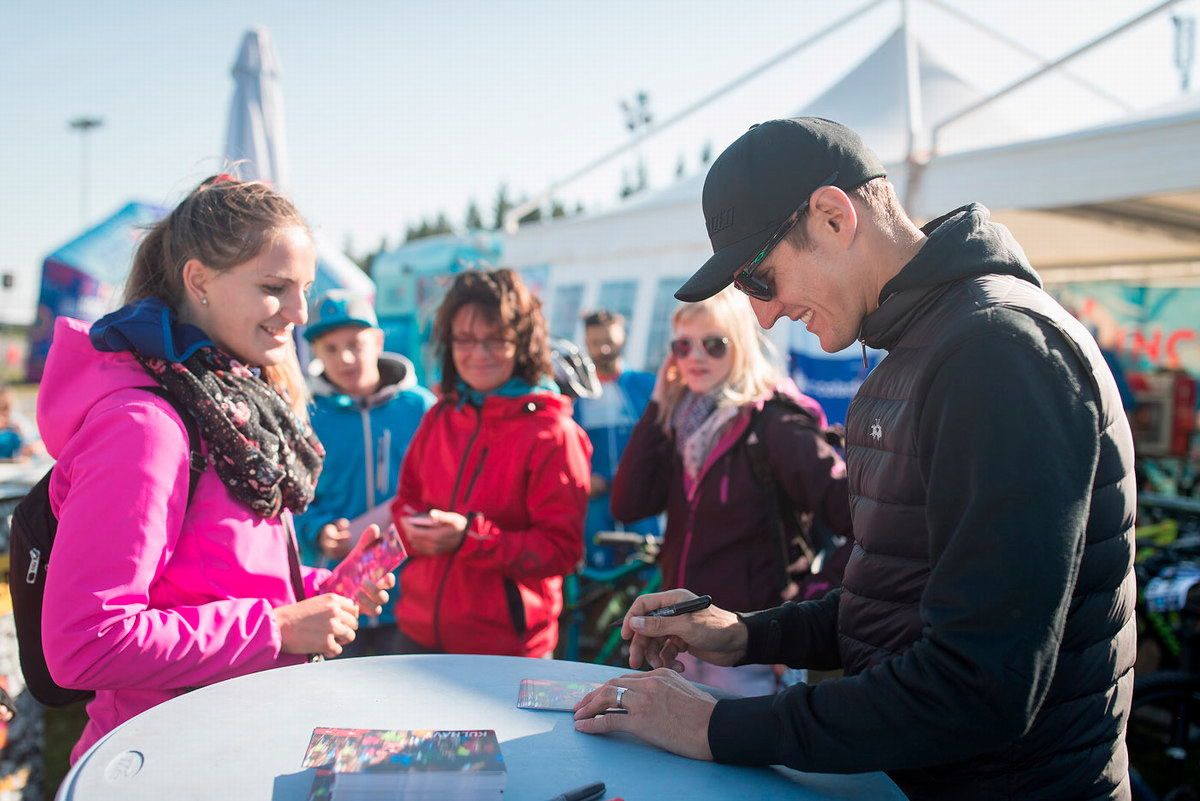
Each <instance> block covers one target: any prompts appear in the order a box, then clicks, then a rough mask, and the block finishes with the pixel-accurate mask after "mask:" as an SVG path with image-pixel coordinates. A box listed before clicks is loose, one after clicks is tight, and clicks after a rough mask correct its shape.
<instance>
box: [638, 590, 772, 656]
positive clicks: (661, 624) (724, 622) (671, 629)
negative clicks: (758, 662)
mask: <svg viewBox="0 0 1200 801" xmlns="http://www.w3.org/2000/svg"><path fill="white" fill-rule="evenodd" d="M695 597H696V594H695V593H693V592H689V591H688V590H667V591H666V592H656V593H652V594H650V595H642V596H639V597H638V598H637V599H636V600H635V601H634V602H633V606H631V607H630V608H629V611H628V612H627V613H626V614H625V620H624V621H623V623H622V625H621V636H622V637H623V638H624V639H629V638H630V637H632V638H633V642H631V643H630V644H629V666H630V667H631V668H635V669H636V668H640V667H641V666H642V665H643V664H649V665H650V666H651V667H655V668H660V667H667V668H671V669H672V670H680V671H681V670H683V664H682V663H681V662H679V661H678V660H677V659H676V658H675V657H676V656H677V655H678V654H679V653H680V652H682V651H687V652H688V653H690V654H691V655H692V656H695V657H697V658H699V659H703V660H704V661H705V662H709V663H711V664H714V665H734V664H737V662H738V661H739V660H741V658H742V657H743V656H745V655H746V645H747V643H748V641H749V632H747V630H746V626H745V625H744V624H743V623H742V622H741V621H740V620H738V617H737V615H735V614H734V613H732V612H726V611H725V610H724V609H721V608H719V607H716V606H710V607H708V608H707V609H701V610H700V611H698V612H688V613H687V614H683V615H675V616H674V617H646V616H645V615H646V613H647V612H650V611H653V610H655V609H661V608H662V607H664V606H670V605H671V604H677V603H680V602H682V601H687V600H690V599H692V598H695Z"/></svg>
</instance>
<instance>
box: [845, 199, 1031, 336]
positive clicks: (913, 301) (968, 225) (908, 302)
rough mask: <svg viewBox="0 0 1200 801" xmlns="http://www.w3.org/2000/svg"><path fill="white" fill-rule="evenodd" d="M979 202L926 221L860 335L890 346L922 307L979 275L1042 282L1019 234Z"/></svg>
mask: <svg viewBox="0 0 1200 801" xmlns="http://www.w3.org/2000/svg"><path fill="white" fill-rule="evenodd" d="M989 216H990V215H989V213H988V210H987V209H986V208H984V207H983V206H982V205H980V204H978V203H972V204H970V205H967V206H962V207H961V208H957V209H955V210H954V211H952V212H950V213H949V214H945V215H943V216H941V217H938V218H937V219H935V220H932V221H930V222H929V223H927V224H926V225H924V226H923V227H922V228H921V230H922V232H923V233H925V235H926V236H927V237H928V238H927V239H926V241H925V244H924V245H923V246H922V247H921V249H920V250H919V251H917V254H916V255H915V256H913V258H912V260H911V261H909V262H908V264H906V265H904V267H903V269H901V270H900V272H899V273H897V274H896V275H895V276H894V277H893V278H892V279H891V280H890V281H888V282H887V283H886V284H884V286H883V290H882V291H881V292H880V293H879V308H878V309H876V310H875V311H873V312H871V314H869V315H867V317H866V319H865V320H864V321H863V327H862V334H861V337H860V338H861V339H862V341H863V342H864V343H865V344H866V345H868V346H870V347H872V348H884V349H887V348H888V347H890V346H891V345H892V344H893V343H895V342H896V341H897V340H898V339H899V338H900V336H901V335H902V334H903V333H904V331H905V329H907V327H908V323H909V322H910V321H911V320H912V319H913V318H914V316H917V315H918V314H919V313H920V312H921V311H922V310H924V309H925V308H926V307H928V306H929V305H931V304H932V303H934V302H935V301H936V300H937V299H938V298H939V297H940V296H941V295H942V294H943V293H944V292H945V291H946V290H947V289H949V288H950V287H951V286H952V285H953V284H954V283H956V282H958V281H961V280H964V279H967V278H974V277H975V276H980V275H1013V276H1016V277H1017V278H1020V279H1021V280H1024V281H1028V282H1029V283H1031V284H1033V285H1034V286H1038V287H1040V286H1041V285H1042V279H1041V278H1040V277H1038V274H1037V273H1036V272H1034V270H1033V268H1032V267H1031V266H1030V265H1029V260H1028V259H1027V258H1026V256H1025V251H1024V250H1023V249H1022V248H1021V246H1020V244H1018V243H1017V240H1016V239H1014V238H1013V236H1012V234H1011V233H1009V230H1008V228H1006V227H1005V226H1003V225H1001V224H999V223H994V222H991V221H990V220H989Z"/></svg>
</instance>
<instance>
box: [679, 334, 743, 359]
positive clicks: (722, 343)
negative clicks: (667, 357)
mask: <svg viewBox="0 0 1200 801" xmlns="http://www.w3.org/2000/svg"><path fill="white" fill-rule="evenodd" d="M700 345H701V346H703V348H704V352H705V353H707V354H708V355H709V358H712V359H720V358H723V357H724V356H725V354H726V353H728V352H729V337H705V338H704V339H702V340H700ZM694 347H696V342H695V341H694V340H691V339H672V340H671V353H673V354H674V355H675V358H676V359H686V358H687V357H688V356H689V355H691V352H692V348H694Z"/></svg>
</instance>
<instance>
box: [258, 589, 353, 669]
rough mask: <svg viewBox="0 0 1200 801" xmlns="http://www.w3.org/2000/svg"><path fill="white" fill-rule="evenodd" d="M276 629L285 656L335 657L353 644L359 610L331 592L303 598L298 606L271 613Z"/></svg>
mask: <svg viewBox="0 0 1200 801" xmlns="http://www.w3.org/2000/svg"><path fill="white" fill-rule="evenodd" d="M271 614H272V616H273V617H274V618H275V624H276V625H277V626H279V636H280V639H281V641H282V644H281V646H280V650H281V651H282V652H283V653H285V654H323V655H324V656H326V657H330V658H332V657H335V656H337V655H338V654H340V653H341V652H342V646H343V645H345V644H346V643H348V642H353V640H354V632H355V630H356V629H358V608H357V607H356V606H355V604H354V601H351V600H350V599H349V598H343V597H342V596H340V595H335V594H333V593H324V594H322V595H317V596H314V597H312V598H306V599H304V600H303V601H300V602H299V603H294V604H288V605H287V606H280V607H276V608H275V609H272V610H271Z"/></svg>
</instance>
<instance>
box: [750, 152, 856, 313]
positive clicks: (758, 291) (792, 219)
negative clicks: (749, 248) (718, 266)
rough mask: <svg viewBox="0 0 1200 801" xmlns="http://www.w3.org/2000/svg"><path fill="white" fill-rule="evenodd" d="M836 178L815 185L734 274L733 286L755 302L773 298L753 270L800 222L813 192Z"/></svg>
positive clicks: (834, 175)
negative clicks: (759, 248) (760, 248)
mask: <svg viewBox="0 0 1200 801" xmlns="http://www.w3.org/2000/svg"><path fill="white" fill-rule="evenodd" d="M837 177H838V174H837V173H836V172H835V173H833V174H832V175H830V176H829V177H828V178H826V179H825V180H824V181H822V182H821V183H819V184H817V185H816V186H815V187H814V188H813V190H812V192H809V193H808V197H806V198H804V202H803V203H801V204H800V205H799V206H797V207H796V210H795V211H793V212H792V213H791V214H790V215H789V216H788V218H787V219H786V220H784V221H783V224H782V225H780V226H779V227H778V228H776V229H775V233H773V234H771V238H770V239H768V240H767V244H765V245H764V246H763V249H762V250H760V251H759V252H758V255H757V256H755V257H754V258H753V259H751V260H750V261H748V262H746V264H745V266H743V267H742V269H740V270H738V271H737V272H736V273H734V275H733V285H734V286H736V287H737V288H738V289H740V290H741V291H743V292H745V293H746V294H747V295H749V296H750V297H752V298H754V299H756V300H761V301H768V300H770V299H771V298H773V297H775V290H774V289H773V288H772V287H771V286H768V285H767V282H766V281H764V280H762V279H761V278H755V277H754V272H755V270H757V269H758V265H760V264H762V262H763V259H765V258H766V257H767V256H768V254H770V252H771V251H772V250H774V249H775V246H776V245H778V244H779V242H780V240H782V239H783V238H784V237H785V236H787V234H788V231H790V230H792V226H793V225H795V224H796V223H797V222H798V221H799V220H800V216H801V215H802V214H804V210H805V209H807V208H808V202H809V201H810V200H812V196H813V192H816V191H817V190H818V189H820V188H821V187H823V186H829V185H831V184H832V183H833V182H834V181H836V180H837Z"/></svg>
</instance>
